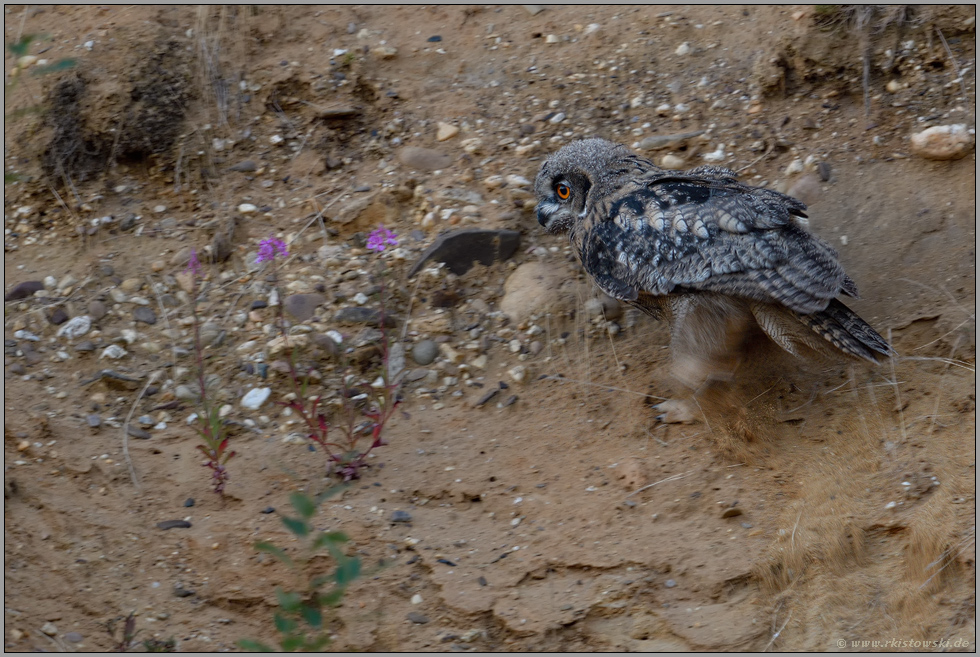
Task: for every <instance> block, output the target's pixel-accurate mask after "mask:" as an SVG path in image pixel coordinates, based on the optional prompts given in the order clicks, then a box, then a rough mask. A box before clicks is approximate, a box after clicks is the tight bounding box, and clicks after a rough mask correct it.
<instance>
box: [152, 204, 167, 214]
mask: <svg viewBox="0 0 980 657" xmlns="http://www.w3.org/2000/svg"><path fill="white" fill-rule="evenodd" d="M153 211H154V212H156V213H157V214H163V213H164V212H166V211H167V206H166V205H155V206H153Z"/></svg>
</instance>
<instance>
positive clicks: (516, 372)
mask: <svg viewBox="0 0 980 657" xmlns="http://www.w3.org/2000/svg"><path fill="white" fill-rule="evenodd" d="M507 374H509V375H510V378H512V379H514V381H516V382H517V383H523V382H524V379H525V378H527V368H526V367H525V366H524V365H517V366H515V367H512V368H510V369H509V370H507Z"/></svg>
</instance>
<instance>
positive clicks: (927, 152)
mask: <svg viewBox="0 0 980 657" xmlns="http://www.w3.org/2000/svg"><path fill="white" fill-rule="evenodd" d="M972 142H973V139H972V135H970V133H969V131H968V130H967V127H966V125H965V124H963V123H957V124H955V125H937V126H933V127H932V128H926V129H925V130H923V131H922V132H917V133H915V134H913V135H912V137H911V140H910V145H911V147H912V152H913V153H914V154H916V155H918V156H919V157H923V158H925V159H927V160H958V159H960V158H961V157H964V156H965V155H966V154H967V153H969V152H970V149H971V148H972V147H973V143H972Z"/></svg>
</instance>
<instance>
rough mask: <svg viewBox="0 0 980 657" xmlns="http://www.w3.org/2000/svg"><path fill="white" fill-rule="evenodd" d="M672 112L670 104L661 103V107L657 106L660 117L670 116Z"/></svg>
mask: <svg viewBox="0 0 980 657" xmlns="http://www.w3.org/2000/svg"><path fill="white" fill-rule="evenodd" d="M670 110H671V107H670V103H660V104H659V105H657V110H656V111H657V114H658V115H660V116H667V115H668V114H670Z"/></svg>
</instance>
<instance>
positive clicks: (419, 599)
mask: <svg viewBox="0 0 980 657" xmlns="http://www.w3.org/2000/svg"><path fill="white" fill-rule="evenodd" d="M411 602H412V604H413V605H420V604H422V596H421V595H419V594H418V593H416V594H415V595H413V596H412V600H411Z"/></svg>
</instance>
